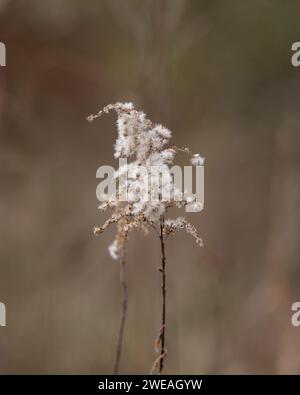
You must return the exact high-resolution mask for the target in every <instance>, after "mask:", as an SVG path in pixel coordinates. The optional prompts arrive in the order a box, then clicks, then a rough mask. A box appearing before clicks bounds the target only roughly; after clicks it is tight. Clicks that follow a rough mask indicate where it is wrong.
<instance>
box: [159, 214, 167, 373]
mask: <svg viewBox="0 0 300 395" xmlns="http://www.w3.org/2000/svg"><path fill="white" fill-rule="evenodd" d="M159 238H160V246H161V268H160V272H161V274H162V282H161V329H160V360H159V368H158V371H159V374H161V373H162V370H163V367H164V358H165V356H166V350H165V336H166V253H165V236H164V218H162V219H161V221H160V235H159Z"/></svg>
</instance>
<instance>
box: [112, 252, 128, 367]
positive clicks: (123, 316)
mask: <svg viewBox="0 0 300 395" xmlns="http://www.w3.org/2000/svg"><path fill="white" fill-rule="evenodd" d="M120 285H121V291H122V311H121V319H120V325H119V332H118V340H117V349H116V355H115V361H114V370H113V373H114V374H119V366H120V359H121V353H122V344H123V337H124V330H125V323H126V315H127V305H128V288H127V283H126V278H125V254H123V255H122V257H121V258H120Z"/></svg>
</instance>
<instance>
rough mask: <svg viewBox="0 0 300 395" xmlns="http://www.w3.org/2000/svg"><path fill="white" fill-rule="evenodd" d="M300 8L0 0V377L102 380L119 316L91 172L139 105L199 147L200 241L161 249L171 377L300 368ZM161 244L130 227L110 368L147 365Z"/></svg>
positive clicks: (134, 369)
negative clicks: (298, 59) (2, 47)
mask: <svg viewBox="0 0 300 395" xmlns="http://www.w3.org/2000/svg"><path fill="white" fill-rule="evenodd" d="M299 14H300V3H299V1H296V0H294V1H293V0H290V1H289V2H284V1H279V0H272V1H267V0H251V1H240V0H228V1H226V2H225V1H221V0H215V1H209V0H139V1H131V0H126V1H123V0H102V1H101V0H89V1H79V0H43V1H40V0H26V1H25V0H18V1H17V0H15V1H13V0H1V1H0V41H2V42H4V43H5V44H6V48H7V66H6V67H1V68H0V139H1V143H0V177H1V186H0V191H1V192H0V196H1V198H0V218H1V224H0V234H1V237H0V262H1V263H0V301H1V302H4V303H6V308H7V327H5V328H0V355H1V358H0V372H2V373H110V372H111V371H112V365H113V358H114V351H115V344H116V333H117V327H118V323H119V314H120V289H119V268H118V264H116V263H115V262H114V261H113V260H112V259H111V258H110V256H109V255H108V252H107V246H108V244H109V243H110V242H111V240H112V239H113V234H114V229H110V230H109V231H108V232H107V233H105V234H103V235H102V236H101V237H94V236H93V234H92V228H93V226H94V225H95V224H101V223H103V221H104V220H105V218H106V215H105V214H103V213H99V212H98V210H97V204H98V203H97V200H96V196H95V190H96V185H97V180H96V177H95V173H96V169H97V167H98V166H100V165H103V164H111V165H116V162H115V160H114V159H113V150H112V146H113V143H114V139H115V137H116V130H115V117H114V116H113V115H110V116H108V117H106V118H103V119H100V120H97V121H96V122H94V123H93V124H89V123H88V122H87V121H86V116H87V115H89V114H90V113H92V112H95V111H97V110H98V109H100V108H101V107H102V106H104V105H106V104H108V103H111V102H115V101H133V102H134V103H135V104H136V106H137V107H138V108H139V109H143V110H144V111H145V112H146V113H147V114H148V116H149V117H150V118H151V119H153V120H154V121H157V122H161V123H163V124H165V125H166V126H167V127H169V128H170V129H171V130H172V131H173V133H174V137H173V144H176V145H186V146H190V147H191V148H192V149H193V150H194V151H195V152H200V153H201V154H202V155H203V156H205V157H206V170H205V209H204V211H203V212H201V213H200V214H190V215H189V219H190V221H191V222H192V223H193V224H195V225H196V226H197V228H198V229H199V233H200V234H201V235H202V237H203V239H204V243H205V245H204V247H203V248H199V247H198V246H197V245H196V244H195V243H194V240H193V239H192V238H190V237H189V236H188V235H185V234H184V233H182V234H179V233H178V234H177V235H176V236H174V237H173V238H171V239H170V240H169V241H168V244H167V259H168V261H167V281H168V306H167V309H168V312H167V314H168V315H167V348H168V356H167V359H166V366H165V372H166V373H192V374H197V373H300V329H299V328H295V327H293V326H292V325H291V314H292V312H291V305H292V303H294V302H295V301H299V300H300V286H299V284H300V261H299V259H300V251H299V246H300V244H299V238H300V215H299V208H300V182H299V181H300V135H299V134H300V114H299V99H300V89H299V85H300V68H299V69H297V68H294V67H293V66H292V65H291V61H290V58H291V45H292V43H293V42H295V41H299V40H300V24H299ZM159 258H160V252H159V241H158V240H157V237H156V236H155V235H149V236H147V237H145V236H144V235H141V234H132V237H131V240H130V242H129V246H128V275H127V277H128V283H129V297H130V301H129V314H128V321H127V327H126V333H125V342H124V349H123V355H122V361H121V372H122V373H148V372H149V370H150V368H151V366H152V363H153V361H154V359H155V358H156V354H155V352H154V341H155V338H156V336H157V334H158V330H159V322H160V274H159V272H158V271H157V267H158V266H159Z"/></svg>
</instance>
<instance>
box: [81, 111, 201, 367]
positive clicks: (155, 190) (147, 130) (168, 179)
mask: <svg viewBox="0 0 300 395" xmlns="http://www.w3.org/2000/svg"><path fill="white" fill-rule="evenodd" d="M111 111H115V112H116V114H117V129H118V137H117V139H116V143H115V146H114V156H115V158H116V159H119V158H126V159H129V160H130V161H128V162H127V163H126V164H125V165H122V166H120V167H119V169H118V170H117V171H116V172H115V174H114V178H115V180H116V181H117V182H119V183H118V186H119V189H118V192H117V194H116V195H115V196H109V195H108V194H107V195H105V196H103V197H102V203H101V204H100V206H99V209H100V210H103V211H106V210H111V211H112V214H111V216H110V217H109V218H108V219H107V220H106V222H105V223H104V224H103V225H102V226H95V227H94V234H95V235H99V234H101V233H102V232H104V230H105V229H107V228H108V227H109V226H110V225H113V224H115V225H116V228H117V231H116V235H115V239H114V241H113V243H112V244H111V245H110V246H109V253H110V255H111V257H112V258H113V259H115V260H118V261H119V264H120V282H121V289H122V295H123V296H122V314H121V321H120V327H119V332H118V342H117V351H116V356H115V362H114V373H115V374H117V373H118V372H119V364H120V358H121V349H122V341H123V336H124V328H125V322H126V313H127V304H128V292H127V284H126V280H125V247H126V242H127V240H128V238H129V234H130V233H131V232H132V231H134V230H141V231H143V232H145V233H148V232H149V230H150V229H154V231H155V232H156V233H157V234H158V236H159V240H160V249H161V266H160V268H159V269H158V270H159V271H160V273H161V323H160V330H159V335H158V338H157V340H156V342H155V350H156V352H157V353H158V357H157V358H156V360H155V362H154V364H153V366H152V369H151V373H153V372H154V371H156V370H157V371H158V373H159V374H161V373H162V371H163V367H164V359H165V356H166V354H167V349H166V345H165V344H166V342H165V338H166V294H167V288H166V251H165V242H166V239H167V237H168V236H169V235H171V234H174V233H175V232H176V231H178V230H181V229H183V230H185V231H186V232H187V233H188V234H190V235H191V236H193V237H194V238H195V240H196V242H197V243H198V244H199V245H200V246H201V245H202V239H201V238H200V237H199V235H198V232H197V230H196V228H195V227H194V226H193V225H191V224H190V223H189V222H188V221H187V220H186V219H185V218H184V217H179V218H176V219H170V218H167V217H166V215H167V211H168V209H169V208H171V207H179V208H183V207H185V206H186V205H195V208H196V207H197V205H199V203H197V202H196V199H195V197H189V198H186V197H185V194H184V193H183V192H182V191H181V190H179V189H178V188H176V186H175V184H174V180H173V178H172V176H171V174H170V172H169V166H170V165H172V164H173V163H174V158H175V155H176V153H177V152H184V153H186V154H187V155H189V157H190V162H191V164H192V165H194V166H198V165H203V164H204V159H203V158H202V157H201V156H200V155H199V154H193V153H192V152H191V151H190V150H189V149H188V148H185V147H176V146H171V147H168V148H166V146H167V144H168V143H169V140H170V138H171V135H172V133H171V131H170V130H168V129H167V128H165V127H164V126H162V125H160V124H154V123H152V121H150V120H149V119H147V117H146V115H145V113H144V112H142V111H137V110H136V109H135V108H134V106H133V104H132V103H115V104H109V105H108V106H106V107H104V108H103V109H102V110H100V111H99V112H98V113H97V114H96V115H90V116H89V117H88V118H87V119H88V121H90V122H91V121H93V120H94V119H96V118H99V117H101V116H102V115H103V114H108V113H109V112H111ZM157 167H159V168H160V171H161V172H164V175H165V177H164V179H163V181H162V182H151V185H150V187H149V184H148V181H147V185H146V184H145V174H143V172H142V171H141V170H142V168H146V170H147V173H148V174H147V175H148V176H149V178H150V179H151V180H152V179H155V177H156V176H157V174H154V170H153V169H157ZM129 172H130V174H131V177H130V179H128V183H127V184H126V183H125V185H124V183H121V182H120V180H121V178H122V177H123V176H124V175H125V174H128V173H129ZM151 177H153V178H151ZM147 180H149V179H148V178H147ZM125 189H126V190H125ZM125 192H126V193H127V195H126V200H124V199H120V195H121V194H124V193H125ZM170 192H171V193H170ZM168 193H169V196H170V198H169V199H152V197H153V196H159V197H161V196H168ZM145 196H147V199H145Z"/></svg>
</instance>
